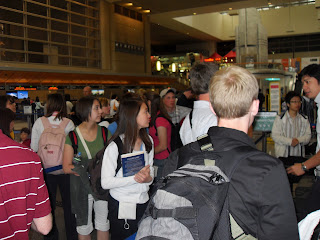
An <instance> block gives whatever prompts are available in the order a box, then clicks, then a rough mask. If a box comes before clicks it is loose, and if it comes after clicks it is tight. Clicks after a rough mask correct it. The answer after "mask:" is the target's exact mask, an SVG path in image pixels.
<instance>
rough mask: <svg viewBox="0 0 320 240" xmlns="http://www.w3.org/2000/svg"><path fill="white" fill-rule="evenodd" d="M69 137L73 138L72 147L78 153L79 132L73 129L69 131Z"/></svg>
mask: <svg viewBox="0 0 320 240" xmlns="http://www.w3.org/2000/svg"><path fill="white" fill-rule="evenodd" d="M68 135H69V138H70V140H71V143H72V148H73V153H74V154H77V153H78V138H77V134H76V133H75V131H71V132H69V134H68Z"/></svg>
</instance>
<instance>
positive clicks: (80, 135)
mask: <svg viewBox="0 0 320 240" xmlns="http://www.w3.org/2000/svg"><path fill="white" fill-rule="evenodd" d="M76 132H77V133H78V136H79V138H80V141H81V143H82V145H83V147H84V150H85V151H86V152H87V156H88V159H92V156H91V153H90V151H89V149H88V146H87V144H86V141H85V140H84V139H83V136H82V134H81V132H80V129H79V127H76Z"/></svg>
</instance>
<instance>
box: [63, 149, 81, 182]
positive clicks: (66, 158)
mask: <svg viewBox="0 0 320 240" xmlns="http://www.w3.org/2000/svg"><path fill="white" fill-rule="evenodd" d="M73 155H74V151H73V148H72V146H70V145H69V144H65V145H64V151H63V163H62V167H63V171H64V173H66V174H74V175H76V176H78V174H77V173H76V172H74V171H72V169H74V165H73V163H72V160H73Z"/></svg>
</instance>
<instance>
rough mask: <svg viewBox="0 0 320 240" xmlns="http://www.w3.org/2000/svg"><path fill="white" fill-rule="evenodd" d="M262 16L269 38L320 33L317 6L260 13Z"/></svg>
mask: <svg viewBox="0 0 320 240" xmlns="http://www.w3.org/2000/svg"><path fill="white" fill-rule="evenodd" d="M260 16H261V21H262V24H263V26H264V27H265V28H266V29H267V32H268V36H269V37H278V36H288V35H299V34H308V33H319V30H320V28H319V27H320V23H319V21H318V20H317V10H316V8H315V5H303V6H297V7H286V8H280V9H276V10H269V11H260ZM291 31H293V32H291Z"/></svg>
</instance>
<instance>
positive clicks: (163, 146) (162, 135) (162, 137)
mask: <svg viewBox="0 0 320 240" xmlns="http://www.w3.org/2000/svg"><path fill="white" fill-rule="evenodd" d="M157 133H158V138H159V145H158V146H156V147H155V148H154V153H155V154H158V153H161V152H163V151H165V150H167V148H168V141H167V129H166V128H165V127H162V126H159V127H157Z"/></svg>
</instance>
